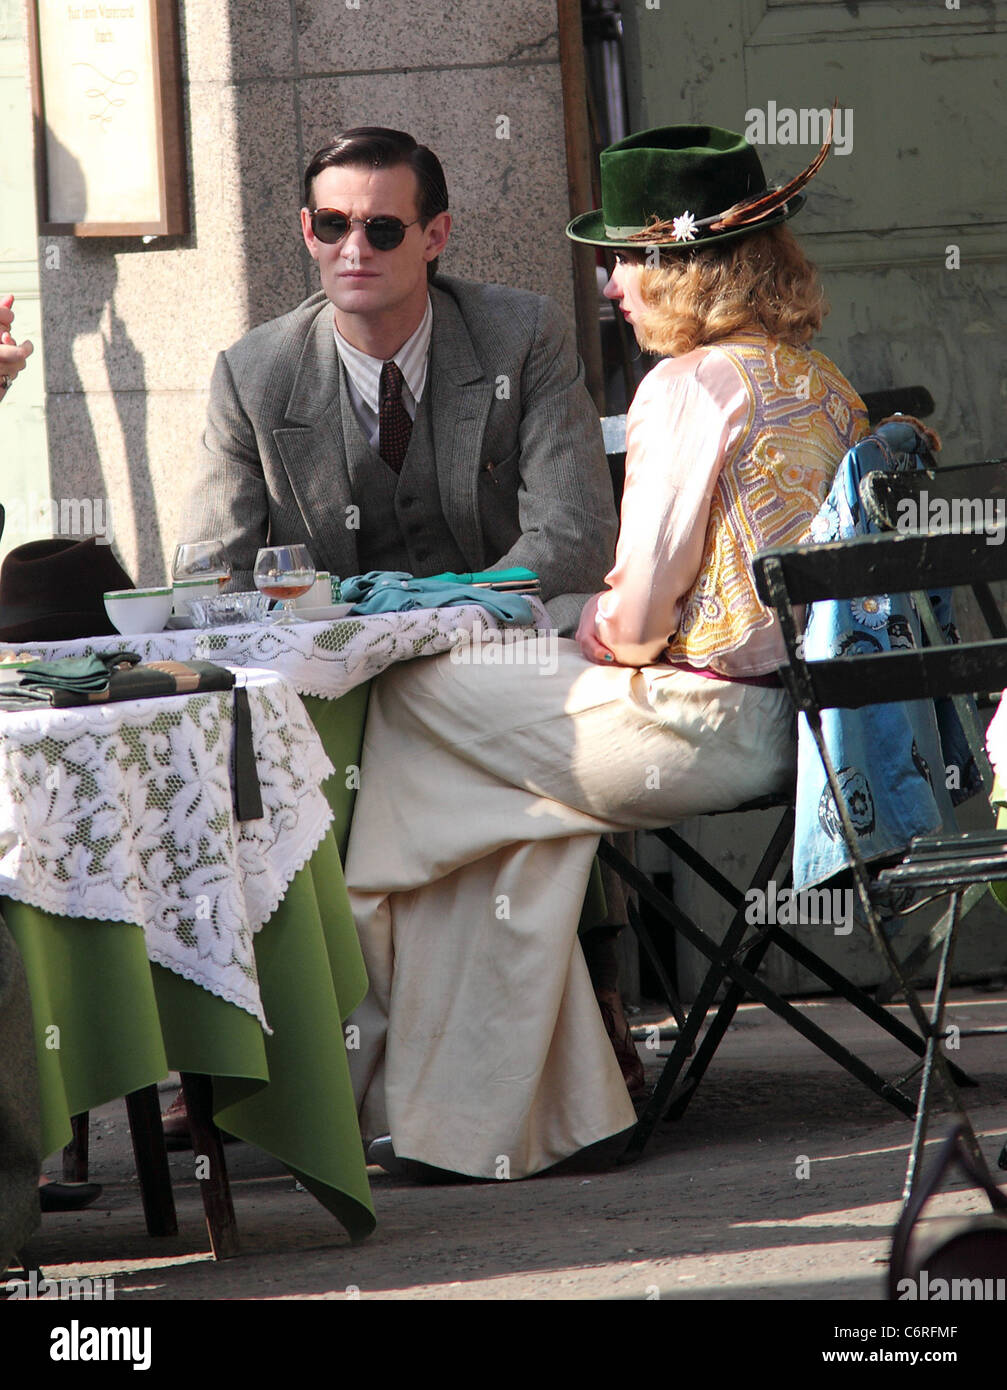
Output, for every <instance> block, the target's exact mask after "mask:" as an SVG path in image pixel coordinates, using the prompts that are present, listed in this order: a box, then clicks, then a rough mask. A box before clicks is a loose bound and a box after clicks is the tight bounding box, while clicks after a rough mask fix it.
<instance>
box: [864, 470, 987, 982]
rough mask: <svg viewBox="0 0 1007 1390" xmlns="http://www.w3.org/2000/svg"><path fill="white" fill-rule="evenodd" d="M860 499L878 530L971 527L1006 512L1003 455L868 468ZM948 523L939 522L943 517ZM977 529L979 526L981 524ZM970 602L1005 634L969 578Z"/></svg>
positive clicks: (934, 946) (914, 963) (918, 960)
mask: <svg viewBox="0 0 1007 1390" xmlns="http://www.w3.org/2000/svg"><path fill="white" fill-rule="evenodd" d="M860 500H861V502H862V503H863V506H864V509H865V511H866V512H867V515H868V516H869V517H870V519H871V520H872V521H873V523H874V524H875V526H877V527H878V528H879V530H881V531H898V532H901V533H903V534H908V533H912V532H915V533H917V534H920V533H931V532H933V533H937V534H940V533H941V531H942V530H953V529H954V528H955V527H957V529H958V530H959V531H960V530H963V529H977V528H973V527H972V526H971V525H969V526H965V527H963V526H961V525H960V522H961V521H963V520H967V521H968V522H969V523H972V522H974V521H976V519H977V513H976V511H975V508H976V507H977V506H978V508H979V513H978V515H979V516H985V509H986V506H987V505H992V507H993V508H994V510H995V512H1000V513H1001V514H1004V515H1005V516H1007V459H989V460H987V461H986V462H983V463H970V464H963V465H959V466H953V467H948V468H940V469H934V468H926V469H920V470H919V471H917V472H915V473H868V474H867V476H866V477H865V478H864V480H863V482H862V483H861V485H860ZM945 516H946V518H947V521H948V522H949V523H950V524H949V525H947V526H942V524H941V522H942V520H943V519H944V518H945ZM978 529H981V523H980V526H979V528H978ZM969 588H970V589H971V591H972V595H973V597H974V599H975V601H976V606H977V608H978V609H979V612H980V613H981V614H982V617H983V619H984V621H985V623H986V626H987V629H988V630H989V633H990V636H991V637H1007V623H1005V622H1004V620H1003V616H1002V614H1001V612H1000V610H999V608H998V607H997V605H996V601H995V600H994V598H993V594H992V593H991V591H990V587H989V585H988V584H984V583H982V582H980V581H974V582H973V583H971V584H970V585H969ZM913 599H914V601H915V603H916V607H917V610H918V611H919V614H920V618H921V621H922V623H923V625H924V628H925V631H926V633H927V639H928V641H929V642H930V643H931V645H933V646H941V645H944V639H943V634H942V633H941V631H940V628H939V626H938V623H937V621H936V619H935V617H934V613H933V608H932V606H931V603H930V598H929V595H928V594H927V593H926V592H925V591H922V590H915V591H914V592H913ZM959 712H960V713H961V714H964V724H963V727H964V728H965V731H966V733H967V734H968V735H969V743H970V745H971V747H972V753H973V756H974V757H975V758H976V762H977V765H978V767H979V769H980V772H981V773H982V774H983V777H984V780H985V782H986V789H987V792H990V791H991V790H992V774H991V772H990V769H989V766H988V764H987V761H986V754H985V750H984V748H983V744H982V738H981V736H979V733H978V730H976V729H975V728H973V727H971V723H970V721H971V716H970V715H969V714H968V712H966V711H962V710H960V711H959ZM984 894H985V885H983V884H974V885H973V886H971V887H969V888H967V889H966V892H965V894H964V896H963V898H962V903H961V916H962V917H964V916H966V915H967V914H968V913H969V912H970V911H971V910H972V908H973V907H974V906H975V905H976V904H977V903H978V902H979V901H980V900H981V899H982V897H983V896H984ZM950 921H951V913H950V909H949V910H948V912H946V913H945V914H944V916H943V917H941V919H940V921H938V922H935V923H934V925H933V926H932V927H931V929H930V930H929V932H928V933H927V935H926V936H925V937H924V938H923V940H922V941H920V942H919V944H918V945H917V946H915V947H914V948H913V950H912V951H910V953H909V954H908V955H907V956H906V958H905V960H904V961H903V962H902V969H903V972H904V973H905V974H906V975H908V976H909V977H910V978H913V977H914V976H915V975H917V974H918V973H919V972H920V971H921V970H922V969H923V968H924V967H925V966H926V964H927V962H928V961H929V959H930V957H931V956H932V955H934V953H935V952H937V951H938V950H939V949H940V947H941V944H942V943H943V941H944V939H945V937H946V935H947V931H948V927H949V925H950ZM875 997H876V998H877V1000H878V1002H879V1003H881V1004H884V1003H887V1002H888V1001H889V1000H890V999H891V998H892V997H894V989H893V982H892V981H891V980H890V979H889V980H888V981H886V982H884V983H883V984H882V985H881V986H879V988H878V991H877V994H876V996H875Z"/></svg>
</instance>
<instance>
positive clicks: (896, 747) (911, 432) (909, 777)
mask: <svg viewBox="0 0 1007 1390" xmlns="http://www.w3.org/2000/svg"><path fill="white" fill-rule="evenodd" d="M932 466H933V459H932V457H931V455H930V453H929V450H928V448H927V445H926V442H925V441H924V439H923V437H922V436H921V435H920V434H919V432H918V431H917V429H916V427H915V426H914V425H913V424H912V423H910V422H909V420H892V421H889V422H887V423H886V424H883V425H879V426H878V429H877V431H876V432H875V433H874V434H872V435H868V436H867V437H866V438H865V439H863V440H861V441H860V443H859V444H857V445H855V446H854V447H853V448H852V449H851V450H850V451H849V453H847V455H846V457H845V458H844V459H843V461H842V463H841V464H840V466H839V470H838V472H837V473H836V477H835V480H834V481H833V484H832V489H831V491H830V492H829V495H828V497H827V498H826V499H825V502H824V503H823V504H822V508H821V510H820V512H819V513H818V516H817V517H816V518H815V520H814V522H813V523H812V528H811V539H812V540H813V541H818V542H824V541H837V540H850V539H852V538H853V537H854V536H863V535H867V534H869V533H871V532H874V531H876V530H877V528H876V527H875V526H874V525H873V524H872V523H871V521H870V519H869V518H868V517H867V516H866V514H865V513H864V512H863V510H862V508H861V505H860V480H861V478H863V477H864V476H865V475H866V474H867V473H871V472H874V471H876V470H878V469H882V470H884V471H885V472H904V471H907V470H911V469H917V468H923V467H932ZM925 586H926V576H925V575H921V576H920V587H921V588H924V587H925ZM930 599H931V603H932V604H933V608H934V614H935V616H936V618H937V621H938V623H939V624H940V626H941V628H942V630H943V631H944V633H945V636H946V637H947V638H948V640H949V641H957V640H958V635H957V633H956V632H955V630H954V627H953V624H952V618H951V604H950V595H949V593H948V591H947V590H944V591H937V592H933V593H931V595H930ZM921 645H923V640H922V638H921V634H920V621H919V617H918V615H917V612H916V606H915V604H914V603H913V602H912V600H911V598H910V596H909V595H908V594H877V595H874V596H871V597H867V598H860V599H853V600H849V601H832V602H827V603H816V604H814V605H812V607H811V610H810V612H809V614H808V622H807V628H806V631H805V640H804V650H805V655H806V657H807V659H808V660H809V661H815V660H822V659H825V658H828V657H834V656H844V655H851V654H854V655H855V654H857V653H867V652H887V651H894V650H897V649H898V648H899V647H913V646H915V647H918V646H921ZM822 730H823V734H824V737H825V743H826V747H827V748H828V751H829V756H830V757H831V759H832V763H833V766H834V767H835V769H836V772H837V774H838V777H839V783H840V785H841V787H842V788H843V791H844V792H845V794H846V800H847V805H848V807H849V811H850V819H851V820H852V822H853V825H854V828H855V829H856V831H857V835H858V837H859V849H860V853H861V855H862V856H863V858H864V859H865V860H867V861H870V860H872V859H877V858H880V857H882V856H886V855H892V854H895V853H901V852H902V851H903V850H904V849H905V848H906V847H907V846H908V844H909V841H910V840H911V839H912V837H913V836H914V835H924V834H928V833H931V832H935V831H938V830H946V831H954V830H955V829H956V828H957V827H956V825H955V821H954V813H953V807H954V806H955V805H957V804H958V803H959V802H961V801H964V800H966V799H967V798H968V797H970V796H973V795H975V793H976V792H977V791H981V790H982V779H981V777H980V775H979V770H978V768H977V767H976V765H975V760H974V759H973V757H972V754H971V753H970V751H969V747H968V743H967V741H966V738H965V735H964V732H963V730H962V727H961V724H960V723H959V720H958V716H957V714H956V713H955V710H954V706H953V704H952V703H951V701H950V700H938V701H936V702H935V701H933V700H917V701H913V702H912V703H909V704H890V705H869V706H867V707H866V708H864V709H859V710H845V709H827V710H823V711H822ZM851 863H852V860H851V858H850V854H849V851H848V850H847V848H846V842H845V840H844V839H843V833H842V826H841V824H840V821H839V815H838V813H837V811H836V806H835V802H834V801H833V798H832V794H831V792H830V790H829V786H828V782H827V780H826V776H825V769H824V767H823V766H822V760H821V758H820V757H819V754H818V749H817V747H816V745H815V741H814V739H813V737H812V734H811V730H810V729H809V728H808V725H807V721H806V720H805V719H804V716H803V715H802V716H801V717H800V720H799V724H798V757H797V823H796V827H795V831H794V887H795V889H797V890H800V889H802V888H807V887H810V886H811V885H812V884H818V883H821V882H823V881H824V880H825V879H828V878H831V877H832V876H833V875H834V874H837V873H839V872H840V871H841V870H843V869H846V868H848V867H849V865H850V864H851Z"/></svg>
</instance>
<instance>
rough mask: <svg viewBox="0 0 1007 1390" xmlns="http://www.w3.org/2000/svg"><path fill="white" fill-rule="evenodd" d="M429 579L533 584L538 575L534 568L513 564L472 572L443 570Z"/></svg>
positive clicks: (462, 582) (479, 582)
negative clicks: (505, 568) (504, 567)
mask: <svg viewBox="0 0 1007 1390" xmlns="http://www.w3.org/2000/svg"><path fill="white" fill-rule="evenodd" d="M430 578H431V579H441V580H445V581H447V582H448V583H450V584H534V583H535V582H536V581H537V580H538V575H537V574H536V573H535V571H534V570H526V569H523V568H522V567H521V566H520V565H515V566H514V567H513V568H512V569H508V570H475V571H474V572H473V573H472V574H455V573H454V572H453V571H452V570H445V571H444V573H443V574H432V575H431V576H430Z"/></svg>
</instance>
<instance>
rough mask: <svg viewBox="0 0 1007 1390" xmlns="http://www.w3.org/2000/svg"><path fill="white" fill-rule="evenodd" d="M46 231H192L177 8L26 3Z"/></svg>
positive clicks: (96, 1) (155, 1)
mask: <svg viewBox="0 0 1007 1390" xmlns="http://www.w3.org/2000/svg"><path fill="white" fill-rule="evenodd" d="M28 7H29V21H30V22H29V39H30V45H31V76H32V108H33V113H34V122H35V168H36V181H37V186H38V212H39V230H40V231H41V232H43V233H47V234H52V235H57V236H60V235H62V236H172V235H177V234H180V233H185V232H187V231H188V230H189V206H188V196H187V187H186V170H185V132H184V128H183V121H182V85H181V61H180V56H179V43H178V11H177V0H128V3H123V0H109V3H103V0H28Z"/></svg>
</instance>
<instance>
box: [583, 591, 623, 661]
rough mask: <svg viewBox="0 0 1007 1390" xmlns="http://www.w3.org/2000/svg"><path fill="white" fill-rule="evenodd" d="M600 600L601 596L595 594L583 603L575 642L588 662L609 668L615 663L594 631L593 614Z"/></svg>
mask: <svg viewBox="0 0 1007 1390" xmlns="http://www.w3.org/2000/svg"><path fill="white" fill-rule="evenodd" d="M600 598H601V594H595V595H594V597H593V598H589V599H588V601H587V603H585V605H584V608H583V611H582V612H581V615H580V625H579V626H578V628H577V642H578V644H579V646H580V649H581V651H582V652H583V654H584V656H586V657H587V659H588V661H596V662H598V664H599V665H600V666H611V665H613V664H614V662H615V657H614V656H613V655H612V653H611V652H610V651H609V649H608V648H607V647H606V646H603V645H602V643H601V642H599V641H598V638H597V635H596V629H595V613H596V612H597V611H598V600H599V599H600Z"/></svg>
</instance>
